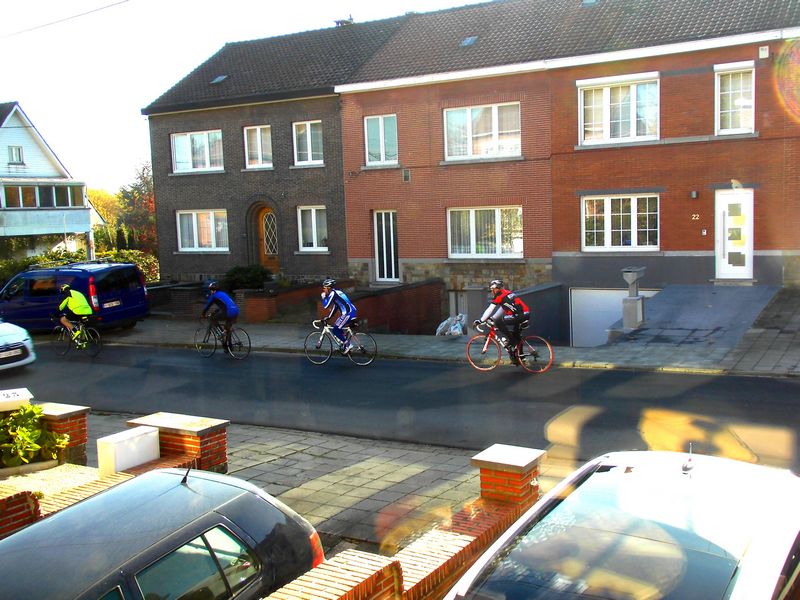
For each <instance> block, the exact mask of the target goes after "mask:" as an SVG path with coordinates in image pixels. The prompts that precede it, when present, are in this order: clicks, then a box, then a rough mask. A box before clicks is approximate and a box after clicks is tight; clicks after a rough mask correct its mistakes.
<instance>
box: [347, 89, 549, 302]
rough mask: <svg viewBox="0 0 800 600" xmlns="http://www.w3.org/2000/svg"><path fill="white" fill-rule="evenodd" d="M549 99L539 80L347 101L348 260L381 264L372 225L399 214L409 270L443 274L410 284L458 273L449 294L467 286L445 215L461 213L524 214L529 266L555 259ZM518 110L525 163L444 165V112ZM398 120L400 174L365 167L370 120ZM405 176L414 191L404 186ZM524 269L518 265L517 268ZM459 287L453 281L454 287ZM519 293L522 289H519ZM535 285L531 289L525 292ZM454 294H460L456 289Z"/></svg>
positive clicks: (402, 249) (402, 254) (402, 253)
mask: <svg viewBox="0 0 800 600" xmlns="http://www.w3.org/2000/svg"><path fill="white" fill-rule="evenodd" d="M549 99H550V91H549V89H548V83H547V79H546V77H544V76H542V75H540V74H532V75H517V76H509V77H497V78H491V79H482V80H472V81H465V82H455V83H447V84H441V85H435V86H420V87H410V88H404V89H394V90H385V91H376V92H369V93H357V94H345V95H343V96H342V97H341V100H342V136H343V138H342V145H343V164H344V177H345V203H346V211H347V215H348V217H347V238H348V257H349V259H350V262H351V267H352V266H353V264H354V263H359V262H363V261H369V260H371V259H373V258H374V255H375V241H374V234H373V222H372V218H373V217H372V215H373V211H375V210H396V211H397V231H398V234H397V238H398V255H399V257H400V261H401V263H402V262H403V261H404V260H406V261H408V260H409V259H410V260H411V261H420V259H421V260H422V262H428V261H430V262H433V263H434V264H437V263H438V264H440V265H441V267H440V268H439V269H438V271H436V272H428V273H420V274H418V275H414V274H409V273H410V269H413V266H411V265H410V264H409V265H406V266H405V268H404V266H403V265H402V264H401V273H405V276H404V277H403V280H404V281H419V280H421V279H424V278H425V277H426V275H427V276H429V277H430V276H439V277H445V278H446V279H447V278H448V276H449V275H450V274H451V273H452V272H454V271H457V270H458V269H459V268H464V269H467V275H466V276H465V277H463V278H461V279H460V280H459V278H458V277H457V276H453V277H451V284H450V285H448V288H450V289H453V287H460V285H458V284H459V283H460V284H462V285H463V283H465V281H464V280H463V279H467V281H466V283H477V282H481V283H482V282H483V281H482V279H478V280H473V281H469V276H468V272H469V271H468V270H469V268H470V265H469V263H481V262H483V261H479V260H473V261H470V260H466V259H459V260H454V261H449V263H448V264H447V265H445V264H444V263H445V261H447V258H448V243H447V209H448V208H454V207H471V208H477V207H491V206H522V211H523V220H524V229H523V237H524V241H523V244H524V259H526V260H530V259H549V257H550V253H551V250H552V243H551V234H550V232H551V224H550V215H551V208H550V161H549V155H550V132H549V130H550V126H549V113H550V110H549V109H550V104H549V102H550V100H549ZM515 101H519V102H520V119H521V123H522V132H523V134H522V154H523V156H524V160H519V159H509V160H501V161H497V162H483V163H480V162H477V161H475V162H471V163H468V164H446V165H443V164H441V163H443V161H444V158H445V154H444V118H443V110H444V109H447V108H453V107H461V106H474V105H484V104H496V103H503V102H515ZM382 114H396V115H397V123H398V125H397V135H398V140H399V142H398V145H399V168H391V167H390V168H385V169H384V168H381V169H362V167H364V166H365V162H366V161H365V151H364V117H366V116H370V115H382ZM403 169H407V170H408V171H409V173H410V181H408V182H403ZM517 262H520V261H517ZM453 278H455V279H457V280H456V281H452V279H453ZM520 283H523V282H522V281H520ZM526 283H528V284H530V283H532V282H530V281H528V282H526ZM453 284H456V285H453Z"/></svg>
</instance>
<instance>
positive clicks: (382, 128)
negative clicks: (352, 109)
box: [364, 114, 400, 166]
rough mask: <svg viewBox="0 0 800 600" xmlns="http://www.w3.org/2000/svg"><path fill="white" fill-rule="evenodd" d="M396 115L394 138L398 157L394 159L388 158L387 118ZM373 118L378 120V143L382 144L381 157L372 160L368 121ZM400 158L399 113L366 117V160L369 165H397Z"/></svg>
mask: <svg viewBox="0 0 800 600" xmlns="http://www.w3.org/2000/svg"><path fill="white" fill-rule="evenodd" d="M391 117H394V139H395V142H396V144H397V158H395V159H394V160H388V159H387V158H386V119H387V118H391ZM371 120H377V121H378V132H379V133H378V135H379V141H378V144H379V145H380V151H381V157H380V158H379V159H378V160H371V159H370V155H369V132H368V128H367V126H368V123H369V121H371ZM399 158H400V141H399V140H398V139H397V115H396V114H386V115H369V116H367V117H364V161H365V164H367V165H370V166H371V165H396V164H397V163H398V160H399Z"/></svg>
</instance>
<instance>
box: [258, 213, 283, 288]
mask: <svg viewBox="0 0 800 600" xmlns="http://www.w3.org/2000/svg"><path fill="white" fill-rule="evenodd" d="M258 259H259V262H260V263H261V265H262V266H264V267H265V268H267V269H269V270H270V271H272V274H273V275H277V274H278V272H279V271H280V270H281V263H280V259H279V257H278V220H277V218H276V217H275V213H273V212H272V209H271V208H262V209H261V210H260V211H259V213H258Z"/></svg>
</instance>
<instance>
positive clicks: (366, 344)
mask: <svg viewBox="0 0 800 600" xmlns="http://www.w3.org/2000/svg"><path fill="white" fill-rule="evenodd" d="M311 325H312V326H313V327H314V329H315V331H312V332H311V333H309V334H308V335H307V336H306V339H305V342H304V343H303V350H304V352H305V354H306V358H307V359H308V360H310V361H311V362H312V363H314V364H315V365H322V364H325V363H326V362H328V359H330V357H331V355H332V354H333V348H334V346H336V348H337V349H338V350H339V353H340V354H344V344H343V343H342V342H341V341H340V340H339V338H337V337H336V336H335V335H333V326H332V325H329V324H328V322H327V321H326V320H325V319H320V320H316V321H312V322H311ZM357 328H358V322H357V321H352V322H351V323H350V325H348V326H347V327H345V328H344V329H343V331H344V335H345V337H346V339H347V341H348V342H349V343H350V352H348V353H347V355H346V356H347V358H349V359H350V360H351V361H353V362H354V363H355V364H357V365H360V366H362V367H363V366H366V365H368V364H370V363H372V361H374V360H375V355H376V354H377V353H378V344H377V343H376V342H375V338H373V337H372V336H371V335H370V334H368V333H364V332H363V331H359V332H355V331H353V330H354V329H357Z"/></svg>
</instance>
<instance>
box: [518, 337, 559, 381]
mask: <svg viewBox="0 0 800 600" xmlns="http://www.w3.org/2000/svg"><path fill="white" fill-rule="evenodd" d="M517 356H519V363H520V366H521V367H522V368H523V369H525V370H526V371H528V372H529V373H544V372H545V371H547V369H549V368H550V366H551V365H552V364H553V347H552V346H551V345H550V342H548V341H547V340H546V339H544V338H543V337H539V336H538V335H529V336H526V337H524V338H522V341H521V342H520V343H519V346H517Z"/></svg>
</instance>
